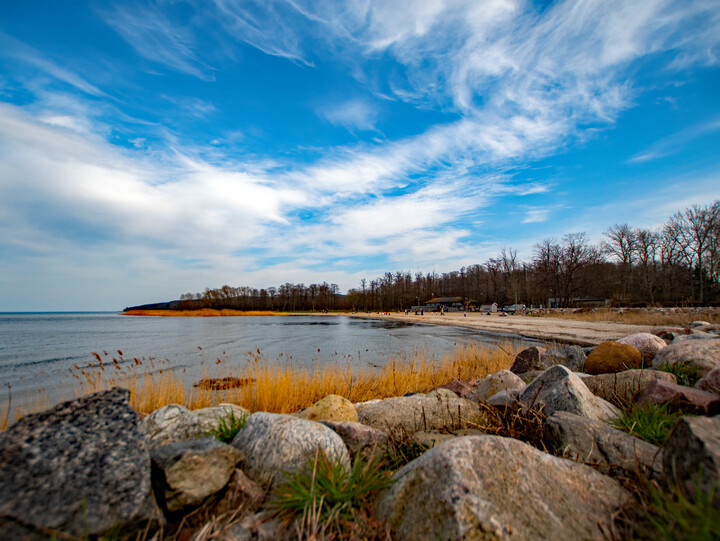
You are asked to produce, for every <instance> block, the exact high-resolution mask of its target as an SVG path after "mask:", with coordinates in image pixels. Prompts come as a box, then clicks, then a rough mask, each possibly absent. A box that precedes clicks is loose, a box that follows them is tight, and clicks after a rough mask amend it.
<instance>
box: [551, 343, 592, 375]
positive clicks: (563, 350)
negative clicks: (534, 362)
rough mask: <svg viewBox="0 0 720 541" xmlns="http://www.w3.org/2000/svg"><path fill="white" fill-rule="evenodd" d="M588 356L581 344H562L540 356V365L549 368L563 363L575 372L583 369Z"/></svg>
mask: <svg viewBox="0 0 720 541" xmlns="http://www.w3.org/2000/svg"><path fill="white" fill-rule="evenodd" d="M586 357H587V356H586V355H585V352H584V351H583V349H582V348H581V347H580V346H562V347H559V348H552V349H548V350H547V351H545V352H544V353H543V354H542V355H541V356H540V365H541V366H542V368H543V369H547V368H550V367H551V366H555V365H556V364H561V365H563V366H565V367H567V368H569V369H570V370H572V371H573V372H580V371H582V370H583V365H584V364H585V358H586Z"/></svg>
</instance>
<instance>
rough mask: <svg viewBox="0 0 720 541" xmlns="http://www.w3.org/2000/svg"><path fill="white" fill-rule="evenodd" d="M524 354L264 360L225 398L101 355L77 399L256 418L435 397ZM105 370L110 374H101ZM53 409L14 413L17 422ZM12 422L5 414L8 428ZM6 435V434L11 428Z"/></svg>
mask: <svg viewBox="0 0 720 541" xmlns="http://www.w3.org/2000/svg"><path fill="white" fill-rule="evenodd" d="M516 353H517V349H516V348H515V347H514V346H512V345H509V344H508V345H503V346H493V347H489V346H478V345H475V344H473V345H466V346H460V347H457V348H456V349H454V350H453V351H451V352H450V353H448V354H446V355H445V356H443V358H441V359H439V360H435V359H430V358H429V357H428V356H427V354H426V352H425V350H424V349H419V350H417V351H416V352H415V354H414V355H413V356H412V357H411V358H402V359H390V360H389V361H388V362H387V364H386V365H385V366H382V367H367V368H362V369H357V368H356V369H354V368H353V367H352V366H350V365H348V364H327V363H321V362H316V363H315V364H314V365H312V366H310V367H299V366H293V365H292V364H288V363H287V362H281V361H279V360H274V361H273V360H268V359H266V358H264V357H263V356H262V355H259V354H258V355H257V356H256V357H255V358H254V359H253V360H251V362H249V363H248V364H247V366H244V367H243V368H242V369H239V368H236V369H235V370H236V373H235V374H232V376H237V377H238V378H240V379H245V380H247V381H249V382H250V383H248V384H247V385H245V386H243V387H240V388H236V389H225V390H219V391H214V390H211V389H203V388H202V387H192V386H189V385H188V384H187V383H186V382H184V381H183V380H182V377H181V375H180V374H178V373H176V372H174V371H172V370H169V369H167V367H166V365H164V364H163V361H156V360H154V361H150V363H151V364H152V365H153V366H152V370H151V371H147V368H148V367H147V366H146V365H145V363H143V362H142V361H141V360H138V359H134V360H133V361H134V362H130V363H127V360H126V359H122V360H123V361H125V362H124V364H125V366H122V365H121V363H119V362H118V361H117V357H116V358H114V359H112V360H110V361H109V362H108V361H107V360H104V361H103V357H102V356H101V355H97V357H96V358H97V359H98V362H99V365H96V366H94V367H93V368H94V369H92V370H90V369H87V368H79V367H78V368H77V373H76V385H75V389H74V390H73V391H72V392H73V394H74V395H75V396H82V395H85V394H88V393H92V392H98V391H102V390H106V389H111V388H112V387H116V386H119V387H124V388H127V389H129V390H130V402H131V404H132V407H133V408H134V409H135V410H136V411H138V412H140V413H141V414H147V413H150V412H152V411H155V410H156V409H158V408H160V407H162V406H165V405H167V404H182V405H184V406H186V407H188V408H190V409H198V408H203V407H208V406H213V405H216V404H219V403H222V402H232V403H235V404H238V405H240V406H243V407H245V408H247V409H249V410H250V411H268V412H275V413H291V412H295V411H298V410H300V409H302V408H305V407H307V406H309V405H311V404H313V403H314V402H316V401H318V400H319V399H321V398H323V397H325V396H327V395H329V394H337V395H340V396H344V397H345V398H347V399H349V400H350V401H352V402H363V401H365V400H371V399H373V398H387V397H391V396H400V395H404V394H405V393H408V392H428V391H431V390H432V389H434V388H435V387H437V386H438V385H441V384H444V383H448V382H450V381H452V380H453V379H467V378H480V377H484V376H486V375H488V374H492V373H494V372H497V371H498V370H502V369H505V368H508V367H509V366H510V365H511V364H512V362H513V359H514V357H515V355H516ZM128 364H129V366H128ZM98 366H101V367H102V368H101V369H98ZM68 398H72V396H70V397H68ZM38 406H39V404H38ZM49 406H50V404H45V405H44V407H37V408H36V407H32V408H28V409H27V410H26V411H13V412H12V413H13V414H14V415H13V419H15V418H18V417H19V416H20V415H22V414H26V413H30V412H32V411H39V410H42V409H45V408H47V407H49ZM9 415H10V414H9V412H6V411H3V410H2V409H0V423H2V422H3V419H4V418H5V417H6V416H9ZM0 428H1V429H5V426H2V427H0Z"/></svg>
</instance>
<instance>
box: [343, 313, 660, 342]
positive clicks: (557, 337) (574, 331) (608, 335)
mask: <svg viewBox="0 0 720 541" xmlns="http://www.w3.org/2000/svg"><path fill="white" fill-rule="evenodd" d="M349 315H351V316H352V317H365V318H375V319H394V320H398V321H406V322H408V323H429V324H433V325H453V326H458V327H467V328H470V329H477V330H479V331H489V332H496V333H509V334H518V335H520V336H526V337H528V338H537V339H539V340H544V341H548V342H553V341H555V342H565V343H570V344H578V345H581V346H594V345H597V344H599V343H600V342H604V341H606V340H617V339H619V338H622V337H623V336H627V335H629V334H633V333H637V332H650V331H651V330H652V329H653V327H652V326H650V325H628V324H626V323H611V322H603V321H576V320H572V319H560V318H553V317H529V316H522V315H508V316H505V317H503V316H501V315H499V314H491V315H487V314H485V313H479V312H467V316H465V314H464V313H463V312H447V313H446V314H445V315H442V316H441V315H440V314H439V313H437V312H431V313H428V312H426V313H425V315H423V316H420V315H417V316H416V315H415V313H414V312H412V313H410V314H408V315H407V316H406V315H405V313H404V312H390V314H389V315H384V314H382V313H380V314H378V313H376V312H373V313H370V314H364V313H356V314H349Z"/></svg>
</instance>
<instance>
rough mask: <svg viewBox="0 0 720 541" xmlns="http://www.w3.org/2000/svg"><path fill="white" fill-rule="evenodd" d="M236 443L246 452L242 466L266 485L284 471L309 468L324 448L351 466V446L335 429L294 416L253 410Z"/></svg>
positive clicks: (329, 454)
mask: <svg viewBox="0 0 720 541" xmlns="http://www.w3.org/2000/svg"><path fill="white" fill-rule="evenodd" d="M232 445H233V446H234V447H236V448H237V449H239V450H240V451H241V452H242V454H243V458H242V460H241V461H240V468H241V469H242V470H243V471H244V472H245V473H246V474H247V475H248V477H250V479H252V480H253V481H255V482H257V483H259V484H260V485H262V486H264V487H268V486H272V485H274V484H276V483H278V482H280V481H282V477H283V476H282V474H281V472H294V471H297V470H300V469H303V468H305V467H306V466H307V465H308V459H309V458H310V459H311V458H313V457H314V456H316V454H317V453H319V452H320V451H322V452H324V453H325V456H327V458H328V459H329V460H333V461H338V462H339V463H341V464H343V465H344V466H346V467H350V456H349V454H348V450H347V447H345V444H344V443H343V440H342V438H341V437H340V436H338V434H337V433H336V432H335V431H333V430H332V429H330V428H328V427H327V426H325V425H323V424H320V423H318V422H316V421H308V420H307V419H299V418H297V417H294V416H292V415H281V414H278V413H266V412H256V413H253V414H252V415H251V416H250V417H248V420H247V424H246V425H245V427H244V428H243V429H242V430H241V431H240V432H238V435H237V436H235V439H234V440H233V442H232Z"/></svg>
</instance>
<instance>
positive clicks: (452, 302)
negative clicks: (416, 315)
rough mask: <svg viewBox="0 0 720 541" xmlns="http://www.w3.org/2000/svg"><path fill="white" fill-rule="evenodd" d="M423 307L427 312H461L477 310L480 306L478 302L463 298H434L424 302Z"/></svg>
mask: <svg viewBox="0 0 720 541" xmlns="http://www.w3.org/2000/svg"><path fill="white" fill-rule="evenodd" d="M423 306H424V308H425V310H426V311H428V312H440V311H441V310H443V311H445V312H461V311H462V310H477V309H478V307H479V306H480V303H479V302H478V301H475V300H473V299H466V298H465V297H434V298H432V299H430V300H429V301H425V302H424V303H423Z"/></svg>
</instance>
